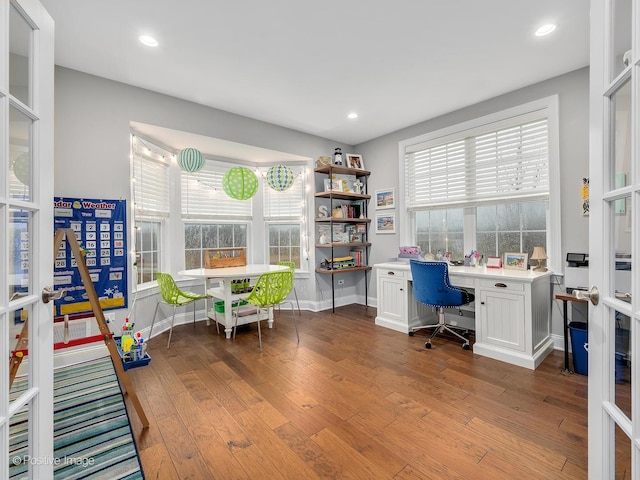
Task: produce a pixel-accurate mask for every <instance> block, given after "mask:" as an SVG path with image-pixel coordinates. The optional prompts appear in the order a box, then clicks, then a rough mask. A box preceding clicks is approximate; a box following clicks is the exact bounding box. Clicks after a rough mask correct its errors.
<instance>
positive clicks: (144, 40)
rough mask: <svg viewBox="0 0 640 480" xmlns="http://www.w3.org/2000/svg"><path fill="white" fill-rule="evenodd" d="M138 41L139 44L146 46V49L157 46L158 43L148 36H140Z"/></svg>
mask: <svg viewBox="0 0 640 480" xmlns="http://www.w3.org/2000/svg"><path fill="white" fill-rule="evenodd" d="M138 40H140V43H142V44H143V45H146V46H147V47H157V46H158V41H157V40H156V39H155V38H153V37H151V36H149V35H140V36H139V37H138Z"/></svg>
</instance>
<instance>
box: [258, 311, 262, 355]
mask: <svg viewBox="0 0 640 480" xmlns="http://www.w3.org/2000/svg"><path fill="white" fill-rule="evenodd" d="M258 342H259V343H260V351H262V332H261V331H260V309H258Z"/></svg>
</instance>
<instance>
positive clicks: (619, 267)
mask: <svg viewBox="0 0 640 480" xmlns="http://www.w3.org/2000/svg"><path fill="white" fill-rule="evenodd" d="M614 209H615V217H614V237H613V241H614V247H615V252H614V255H615V258H614V259H613V261H612V269H614V270H615V271H614V272H613V287H614V290H615V294H616V297H618V298H620V299H622V300H625V299H626V300H628V301H630V299H631V297H630V293H631V273H632V266H633V258H632V254H631V251H632V245H631V227H632V226H633V225H632V221H633V215H632V211H631V197H626V198H621V199H620V200H615V201H614Z"/></svg>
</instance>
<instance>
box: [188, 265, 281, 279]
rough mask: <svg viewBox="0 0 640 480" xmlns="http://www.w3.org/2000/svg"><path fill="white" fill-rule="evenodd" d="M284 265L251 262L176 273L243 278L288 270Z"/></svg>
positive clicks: (206, 276) (202, 276)
mask: <svg viewBox="0 0 640 480" xmlns="http://www.w3.org/2000/svg"><path fill="white" fill-rule="evenodd" d="M288 269H289V267H287V266H284V265H266V264H251V265H243V266H241V267H224V268H193V269H191V270H181V271H180V272H178V275H181V276H184V277H194V278H236V277H238V278H244V277H257V276H259V275H261V274H263V273H266V272H280V271H282V270H288Z"/></svg>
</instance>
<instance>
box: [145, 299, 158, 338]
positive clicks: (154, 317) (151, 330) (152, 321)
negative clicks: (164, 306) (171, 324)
mask: <svg viewBox="0 0 640 480" xmlns="http://www.w3.org/2000/svg"><path fill="white" fill-rule="evenodd" d="M159 307H160V302H158V303H156V311H155V312H153V320H151V328H150V329H149V339H148V340H147V342H148V341H149V340H151V333H153V324H154V323H155V321H156V315H157V314H158V308H159Z"/></svg>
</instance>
